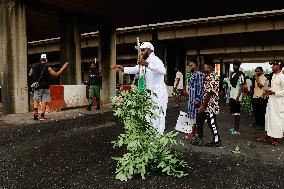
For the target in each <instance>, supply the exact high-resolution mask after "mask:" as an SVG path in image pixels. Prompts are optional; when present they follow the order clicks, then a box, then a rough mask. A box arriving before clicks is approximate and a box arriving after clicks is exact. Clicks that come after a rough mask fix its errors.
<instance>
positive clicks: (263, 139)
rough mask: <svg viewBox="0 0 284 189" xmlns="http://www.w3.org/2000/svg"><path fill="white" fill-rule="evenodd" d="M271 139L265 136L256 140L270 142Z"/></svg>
mask: <svg viewBox="0 0 284 189" xmlns="http://www.w3.org/2000/svg"><path fill="white" fill-rule="evenodd" d="M270 139H271V137H270V136H268V135H264V136H260V137H258V138H257V139H256V140H259V141H261V142H268V141H269V140H270Z"/></svg>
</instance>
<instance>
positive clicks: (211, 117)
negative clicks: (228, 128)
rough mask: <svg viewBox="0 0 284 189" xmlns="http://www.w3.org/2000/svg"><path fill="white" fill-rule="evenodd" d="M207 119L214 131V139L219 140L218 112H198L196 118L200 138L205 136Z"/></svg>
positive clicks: (212, 131)
mask: <svg viewBox="0 0 284 189" xmlns="http://www.w3.org/2000/svg"><path fill="white" fill-rule="evenodd" d="M205 120H206V121H207V124H208V127H209V129H210V131H211V133H212V136H213V141H214V142H219V141H220V136H219V132H218V128H217V122H216V114H209V113H208V112H203V113H198V114H197V118H196V125H197V133H198V138H200V139H201V138H202V137H203V125H204V122H205Z"/></svg>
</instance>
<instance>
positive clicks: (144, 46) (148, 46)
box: [140, 42, 154, 51]
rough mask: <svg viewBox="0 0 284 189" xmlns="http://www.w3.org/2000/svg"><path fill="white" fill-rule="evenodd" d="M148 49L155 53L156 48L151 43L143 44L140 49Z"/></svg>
mask: <svg viewBox="0 0 284 189" xmlns="http://www.w3.org/2000/svg"><path fill="white" fill-rule="evenodd" d="M146 48H148V49H151V50H152V51H154V46H153V45H152V43H150V42H143V43H142V44H141V45H140V49H146Z"/></svg>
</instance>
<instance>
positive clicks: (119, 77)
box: [118, 72, 123, 85]
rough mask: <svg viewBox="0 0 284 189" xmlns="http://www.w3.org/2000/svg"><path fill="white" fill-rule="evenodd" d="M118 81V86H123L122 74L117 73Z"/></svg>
mask: <svg viewBox="0 0 284 189" xmlns="http://www.w3.org/2000/svg"><path fill="white" fill-rule="evenodd" d="M118 81H119V84H121V85H123V73H122V72H118Z"/></svg>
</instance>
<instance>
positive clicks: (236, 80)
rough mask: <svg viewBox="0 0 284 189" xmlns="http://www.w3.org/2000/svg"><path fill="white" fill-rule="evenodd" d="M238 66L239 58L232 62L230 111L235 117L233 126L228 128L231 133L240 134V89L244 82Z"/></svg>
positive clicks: (239, 63) (239, 64)
mask: <svg viewBox="0 0 284 189" xmlns="http://www.w3.org/2000/svg"><path fill="white" fill-rule="evenodd" d="M240 66H241V62H240V61H239V60H235V61H234V62H233V69H234V73H233V74H232V77H231V79H230V111H231V114H232V115H233V117H234V118H235V127H234V128H231V129H230V133H231V134H232V135H235V134H240V113H241V100H242V89H243V86H244V84H245V76H244V73H243V72H242V71H240Z"/></svg>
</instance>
